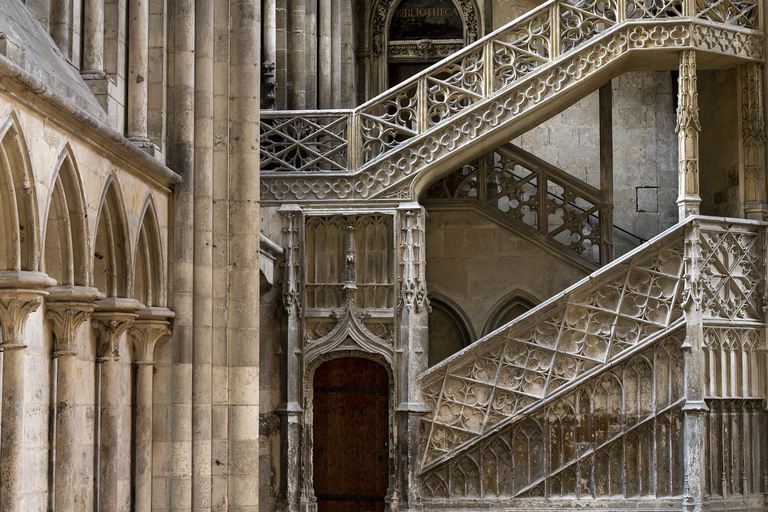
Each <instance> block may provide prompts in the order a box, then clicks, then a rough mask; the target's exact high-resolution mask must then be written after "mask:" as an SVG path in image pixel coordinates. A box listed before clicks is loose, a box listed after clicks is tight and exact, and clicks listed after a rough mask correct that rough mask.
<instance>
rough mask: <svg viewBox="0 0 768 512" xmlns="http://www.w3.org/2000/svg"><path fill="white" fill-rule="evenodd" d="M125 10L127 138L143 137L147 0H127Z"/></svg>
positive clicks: (147, 33) (146, 64) (147, 30)
mask: <svg viewBox="0 0 768 512" xmlns="http://www.w3.org/2000/svg"><path fill="white" fill-rule="evenodd" d="M128 12H129V14H130V19H129V20H128V31H129V37H128V123H127V128H126V136H127V137H128V138H129V139H137V140H147V84H148V81H147V69H148V67H149V61H148V59H149V53H148V52H149V0H130V4H129V9H128Z"/></svg>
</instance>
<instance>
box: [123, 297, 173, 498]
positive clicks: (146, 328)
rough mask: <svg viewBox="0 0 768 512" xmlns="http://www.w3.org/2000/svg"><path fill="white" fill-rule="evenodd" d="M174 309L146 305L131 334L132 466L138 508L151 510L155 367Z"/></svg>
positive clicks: (169, 332) (169, 328)
mask: <svg viewBox="0 0 768 512" xmlns="http://www.w3.org/2000/svg"><path fill="white" fill-rule="evenodd" d="M173 317H174V313H173V311H171V310H169V309H166V308H147V309H145V310H142V311H140V312H139V313H138V317H137V318H136V320H135V321H134V323H133V325H132V326H131V328H130V329H129V330H128V334H129V335H130V336H131V339H132V340H133V344H134V361H133V363H134V364H135V365H136V411H135V416H134V418H135V422H136V433H135V445H134V457H133V466H134V470H135V474H134V485H135V489H136V492H135V496H136V497H135V502H134V507H135V508H134V509H135V510H136V512H151V510H152V371H153V365H154V364H155V361H154V353H155V345H156V344H157V342H158V341H159V340H160V339H161V338H163V337H166V336H169V335H170V334H171V327H170V325H171V324H170V321H169V320H170V319H171V318H173Z"/></svg>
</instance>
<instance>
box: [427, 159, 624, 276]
mask: <svg viewBox="0 0 768 512" xmlns="http://www.w3.org/2000/svg"><path fill="white" fill-rule="evenodd" d="M491 155H492V165H490V164H488V163H487V161H486V159H485V158H480V159H478V160H474V161H472V162H470V163H469V164H467V165H465V166H464V167H462V168H461V169H459V170H458V171H456V172H454V173H453V174H450V175H448V176H447V177H445V178H443V179H442V180H440V181H438V182H437V183H435V184H434V185H432V186H431V187H430V188H429V189H428V190H427V192H426V193H425V196H426V197H425V198H424V201H427V202H433V201H434V202H436V203H439V202H441V201H444V200H447V199H459V200H466V201H470V202H471V203H474V204H478V205H480V206H481V207H483V208H487V209H488V210H489V211H491V212H494V214H495V215H496V216H498V217H500V218H502V219H506V220H507V221H509V222H513V223H515V224H517V225H520V226H527V227H528V228H530V229H532V230H534V231H535V232H537V233H540V234H542V235H544V236H545V237H547V239H549V240H550V241H552V242H553V244H554V245H555V246H556V247H559V248H562V249H563V250H564V251H565V252H566V253H568V254H573V255H576V256H578V257H580V258H583V259H584V260H586V261H587V262H589V263H592V264H595V263H600V262H601V254H600V248H601V246H602V241H601V233H602V229H601V223H602V222H603V218H605V217H606V216H607V208H609V207H610V205H608V204H607V203H606V202H605V201H604V199H603V197H602V194H601V192H600V191H599V190H597V189H595V188H593V187H591V186H589V185H587V184H586V183H583V182H580V181H578V180H576V179H574V178H573V177H572V176H570V175H568V174H567V173H566V172H565V171H563V170H561V169H558V168H556V167H554V166H553V165H551V164H548V163H547V162H544V161H543V160H540V159H538V158H536V157H535V156H533V155H531V154H529V153H527V152H525V151H523V150H522V149H520V148H518V147H516V146H513V145H512V144H505V145H504V146H502V147H500V148H498V149H496V150H495V151H493V152H492V153H491Z"/></svg>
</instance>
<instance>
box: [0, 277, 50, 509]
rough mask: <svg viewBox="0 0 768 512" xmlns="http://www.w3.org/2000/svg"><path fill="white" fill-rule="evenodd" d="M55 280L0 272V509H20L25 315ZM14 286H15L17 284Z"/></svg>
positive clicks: (38, 301) (35, 305) (29, 312)
mask: <svg viewBox="0 0 768 512" xmlns="http://www.w3.org/2000/svg"><path fill="white" fill-rule="evenodd" d="M54 284H56V281H54V280H53V279H50V278H49V277H48V276H46V275H45V274H40V273H38V272H0V287H2V288H1V289H0V327H2V335H3V339H2V343H0V349H2V351H3V388H2V423H1V424H0V437H1V438H2V442H0V510H2V511H3V512H20V511H21V482H22V478H23V474H22V468H23V464H22V448H23V445H24V362H25V357H24V356H25V349H26V348H27V345H26V344H25V343H24V331H25V328H26V325H27V319H28V318H29V315H30V314H31V313H32V312H34V311H35V310H37V308H39V307H40V304H42V303H43V297H45V296H46V295H47V292H45V291H43V290H42V289H43V288H48V287H49V286H52V285H54ZM17 287H18V288H17Z"/></svg>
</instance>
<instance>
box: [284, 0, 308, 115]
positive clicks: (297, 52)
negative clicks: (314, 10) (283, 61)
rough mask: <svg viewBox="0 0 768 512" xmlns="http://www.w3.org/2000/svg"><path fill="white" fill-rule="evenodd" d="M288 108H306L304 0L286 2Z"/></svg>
mask: <svg viewBox="0 0 768 512" xmlns="http://www.w3.org/2000/svg"><path fill="white" fill-rule="evenodd" d="M287 17H288V83H287V84H286V85H287V86H288V88H287V90H288V108H289V109H291V110H304V109H305V108H307V90H306V88H307V81H306V73H307V55H306V54H307V51H306V41H305V40H306V1H305V0H290V1H289V2H288V15H287Z"/></svg>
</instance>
